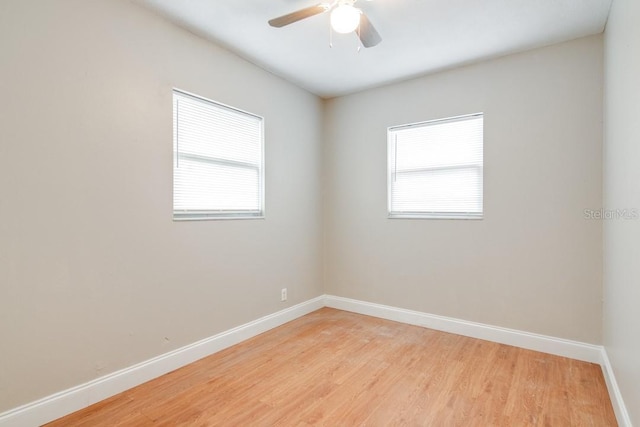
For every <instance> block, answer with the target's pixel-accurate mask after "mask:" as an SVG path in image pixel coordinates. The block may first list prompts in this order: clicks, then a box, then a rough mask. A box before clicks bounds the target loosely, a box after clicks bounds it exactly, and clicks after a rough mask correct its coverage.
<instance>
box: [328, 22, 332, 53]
mask: <svg viewBox="0 0 640 427" xmlns="http://www.w3.org/2000/svg"><path fill="white" fill-rule="evenodd" d="M328 22H329V48H332V47H333V29H332V28H331V19H329V21H328Z"/></svg>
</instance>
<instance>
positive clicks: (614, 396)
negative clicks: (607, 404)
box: [600, 347, 632, 427]
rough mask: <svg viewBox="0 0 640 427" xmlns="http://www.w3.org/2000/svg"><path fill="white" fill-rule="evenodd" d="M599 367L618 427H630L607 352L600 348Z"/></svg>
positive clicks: (627, 414)
mask: <svg viewBox="0 0 640 427" xmlns="http://www.w3.org/2000/svg"><path fill="white" fill-rule="evenodd" d="M600 365H601V366H602V373H603V375H604V380H605V381H606V382H607V389H608V390H609V396H610V397H611V404H612V405H613V412H615V414H616V419H617V420H618V424H619V425H620V427H632V426H631V417H630V416H629V412H628V411H627V407H626V406H625V404H624V400H623V399H622V394H621V393H620V389H619V388H618V382H617V381H616V376H615V375H614V374H613V367H612V366H611V362H610V361H609V356H608V355H607V351H606V350H605V349H604V347H603V348H602V363H601V364H600Z"/></svg>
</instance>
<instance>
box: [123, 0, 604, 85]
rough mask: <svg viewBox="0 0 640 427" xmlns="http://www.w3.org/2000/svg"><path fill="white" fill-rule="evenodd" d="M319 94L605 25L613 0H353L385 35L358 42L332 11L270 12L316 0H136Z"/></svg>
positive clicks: (497, 53) (563, 38)
mask: <svg viewBox="0 0 640 427" xmlns="http://www.w3.org/2000/svg"><path fill="white" fill-rule="evenodd" d="M135 1H137V2H138V3H140V4H142V5H144V6H146V7H149V8H152V9H154V10H156V11H158V12H160V13H161V14H163V15H165V16H167V17H168V18H169V19H171V20H173V21H174V22H176V23H177V24H178V25H180V26H183V27H186V28H187V29H189V30H190V31H192V32H195V33H197V34H200V35H202V36H203V37H205V38H208V39H210V40H212V41H215V42H216V43H218V44H220V45H222V46H224V47H226V48H227V49H229V50H231V51H233V52H236V53H237V54H238V55H240V56H242V57H244V58H246V59H247V60H249V61H251V62H253V63H255V64H257V65H259V66H261V67H263V68H265V69H267V70H269V71H271V72H273V73H274V74H277V75H279V76H282V77H284V78H285V79H287V80H289V81H291V82H294V83H296V84H297V85H299V86H302V87H303V88H305V89H308V90H309V91H311V92H313V93H315V94H317V95H320V96H322V97H333V96H338V95H344V94H347V93H352V92H356V91H358V90H362V89H365V88H369V87H373V86H378V85H382V84H385V83H389V82H393V81H398V80H402V79H406V78H409V77H414V76H418V75H423V74H427V73H430V72H434V71H437V70H442V69H445V68H451V67H454V66H458V65H461V64H466V63H470V62H475V61H479V60H482V59H486V58H490V57H496V56H500V55H504V54H508V53H513V52H518V51H523V50H527V49H531V48H534V47H539V46H544V45H549V44H553V43H558V42H561V41H566V40H570V39H573V38H577V37H582V36H586V35H590V34H597V33H600V32H602V31H603V29H604V26H605V23H606V20H607V16H608V13H609V8H610V5H611V0H372V1H365V0H359V1H358V2H357V3H356V6H358V7H360V8H361V9H362V10H363V11H364V12H365V13H366V14H367V16H368V17H369V19H370V21H371V22H372V23H373V25H374V26H375V27H376V29H377V30H378V32H379V33H380V35H381V36H382V43H380V44H379V45H378V46H375V47H372V48H369V49H364V48H363V49H361V50H360V52H358V51H357V46H358V39H357V37H356V35H355V34H347V35H340V34H334V36H333V48H330V47H329V15H328V14H326V13H325V14H321V15H316V16H313V17H310V18H307V19H305V20H302V21H299V22H296V23H294V24H291V25H289V26H287V27H283V28H272V27H270V26H269V25H268V24H267V21H268V20H269V19H271V18H275V17H278V16H280V15H284V14H286V13H289V12H293V11H295V10H298V9H301V8H304V7H308V6H312V5H315V4H317V3H319V2H320V1H321V0H135Z"/></svg>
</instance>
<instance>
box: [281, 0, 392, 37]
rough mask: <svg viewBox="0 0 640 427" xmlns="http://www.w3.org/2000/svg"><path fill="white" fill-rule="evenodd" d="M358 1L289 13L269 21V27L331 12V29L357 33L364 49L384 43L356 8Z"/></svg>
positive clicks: (336, 1)
mask: <svg viewBox="0 0 640 427" xmlns="http://www.w3.org/2000/svg"><path fill="white" fill-rule="evenodd" d="M357 1H358V0H334V1H332V2H325V3H319V4H317V5H315V6H310V7H306V8H304V9H300V10H297V11H295V12H292V13H288V14H286V15H283V16H279V17H278V18H274V19H272V20H270V21H269V25H271V26H272V27H276V28H281V27H284V26H285V25H289V24H293V23H294V22H298V21H301V20H303V19H306V18H309V17H311V16H315V15H319V14H321V13H325V12H331V19H330V21H331V28H333V30H334V31H336V32H337V33H341V34H347V33H351V32H356V34H357V35H358V37H359V38H360V41H361V42H362V45H363V46H364V47H373V46H375V45H377V44H378V43H380V42H381V41H382V38H381V37H380V34H378V31H376V29H375V27H374V26H373V24H371V21H369V18H367V15H365V14H364V12H363V11H362V9H359V8H357V7H354V4H355V3H356V2H357Z"/></svg>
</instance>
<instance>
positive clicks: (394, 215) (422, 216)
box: [388, 213, 484, 220]
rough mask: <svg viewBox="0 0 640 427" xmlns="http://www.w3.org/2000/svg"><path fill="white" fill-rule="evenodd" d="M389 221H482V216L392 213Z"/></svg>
mask: <svg viewBox="0 0 640 427" xmlns="http://www.w3.org/2000/svg"><path fill="white" fill-rule="evenodd" d="M388 218H389V219H462V220H482V219H483V218H484V216H483V215H482V214H475V215H474V214H426V213H415V214H406V213H390V214H389V216H388Z"/></svg>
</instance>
